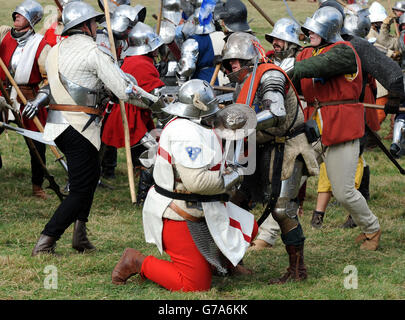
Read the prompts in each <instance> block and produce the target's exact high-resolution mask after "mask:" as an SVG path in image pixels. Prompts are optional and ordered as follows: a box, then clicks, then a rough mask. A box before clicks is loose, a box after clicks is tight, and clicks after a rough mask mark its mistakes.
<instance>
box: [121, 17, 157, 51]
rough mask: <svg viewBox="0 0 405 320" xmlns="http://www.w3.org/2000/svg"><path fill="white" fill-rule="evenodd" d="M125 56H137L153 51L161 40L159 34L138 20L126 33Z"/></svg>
mask: <svg viewBox="0 0 405 320" xmlns="http://www.w3.org/2000/svg"><path fill="white" fill-rule="evenodd" d="M128 45H129V47H128V49H127V50H126V51H125V54H126V55H127V56H139V55H142V54H147V53H149V52H153V51H155V50H156V49H157V48H159V47H160V46H161V45H163V41H162V39H161V38H160V36H159V35H158V34H157V33H155V31H153V29H152V27H150V26H148V25H147V24H145V23H143V22H138V23H137V24H136V25H135V27H133V28H132V30H131V32H130V33H129V35H128Z"/></svg>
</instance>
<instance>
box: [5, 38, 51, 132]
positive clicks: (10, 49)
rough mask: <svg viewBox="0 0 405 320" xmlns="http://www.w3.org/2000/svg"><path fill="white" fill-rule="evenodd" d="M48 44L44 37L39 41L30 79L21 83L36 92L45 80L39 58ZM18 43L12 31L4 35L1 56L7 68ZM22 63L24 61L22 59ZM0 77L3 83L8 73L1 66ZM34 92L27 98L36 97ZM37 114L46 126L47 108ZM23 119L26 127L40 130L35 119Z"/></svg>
mask: <svg viewBox="0 0 405 320" xmlns="http://www.w3.org/2000/svg"><path fill="white" fill-rule="evenodd" d="M46 44H47V43H46V41H45V39H42V40H41V42H40V43H39V46H38V49H37V52H36V54H35V59H34V64H33V65H32V71H31V76H30V79H29V81H28V83H27V84H21V85H29V86H30V87H32V88H33V91H34V93H36V92H37V91H38V84H39V83H40V82H41V81H42V80H43V79H42V76H41V72H40V71H39V66H38V58H39V56H40V54H41V52H42V50H43V49H44V47H45V45H46ZM17 45H18V43H17V41H16V40H15V39H13V38H12V37H11V32H8V33H7V34H6V36H5V37H4V39H3V41H2V42H1V44H0V57H1V59H2V60H3V62H4V64H5V65H6V66H7V68H9V65H10V61H11V58H12V56H13V53H14V51H15V49H16V48H17ZM20 63H22V61H21V62H20ZM0 79H1V80H2V81H3V83H5V82H6V74H5V73H4V71H3V69H1V68H0ZM34 93H33V94H32V96H28V95H27V96H26V99H27V100H30V99H32V98H33V97H34ZM0 95H1V93H0ZM23 109H24V105H21V107H20V111H22V110H23ZM37 116H38V118H39V120H40V121H41V123H42V125H43V126H44V125H45V123H46V118H47V116H48V112H47V110H46V108H40V109H39V112H38V115H37ZM22 120H23V125H24V127H25V128H27V129H28V130H32V131H39V130H38V129H37V127H36V125H35V124H34V121H33V120H28V119H27V118H25V117H23V118H22Z"/></svg>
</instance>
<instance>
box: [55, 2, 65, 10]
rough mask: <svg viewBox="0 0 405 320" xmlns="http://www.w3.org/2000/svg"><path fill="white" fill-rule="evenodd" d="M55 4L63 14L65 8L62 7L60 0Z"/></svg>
mask: <svg viewBox="0 0 405 320" xmlns="http://www.w3.org/2000/svg"><path fill="white" fill-rule="evenodd" d="M54 2H55V4H56V6H57V7H58V9H59V10H60V12H62V11H63V7H62V5H61V4H60V2H59V1H58V0H54Z"/></svg>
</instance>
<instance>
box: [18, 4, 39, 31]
mask: <svg viewBox="0 0 405 320" xmlns="http://www.w3.org/2000/svg"><path fill="white" fill-rule="evenodd" d="M17 13H18V14H21V15H22V16H23V17H24V18H25V19H27V20H28V23H29V24H30V26H31V28H34V26H35V25H36V24H37V23H38V22H39V21H40V20H41V19H42V17H43V15H44V9H43V8H42V6H41V5H40V4H39V3H38V2H36V1H34V0H25V1H24V2H23V3H21V4H19V5H18V6H17V7H16V8H15V10H14V11H13V13H12V15H11V16H12V17H13V21H15V16H16V14H17Z"/></svg>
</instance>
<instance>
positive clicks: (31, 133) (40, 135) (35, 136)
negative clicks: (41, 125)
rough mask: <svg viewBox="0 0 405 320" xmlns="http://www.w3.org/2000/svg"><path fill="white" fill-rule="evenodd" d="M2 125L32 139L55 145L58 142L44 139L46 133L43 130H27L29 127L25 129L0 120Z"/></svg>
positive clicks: (0, 125)
mask: <svg viewBox="0 0 405 320" xmlns="http://www.w3.org/2000/svg"><path fill="white" fill-rule="evenodd" d="M0 127H4V128H7V129H9V130H12V131H15V132H17V133H19V134H21V135H22V136H25V137H27V138H30V139H32V140H36V141H38V142H41V143H43V144H49V145H51V146H55V147H56V144H55V142H53V141H48V140H45V139H44V134H43V133H42V132H36V131H31V130H27V129H23V128H15V127H13V126H10V125H8V124H6V123H4V122H1V121H0Z"/></svg>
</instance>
